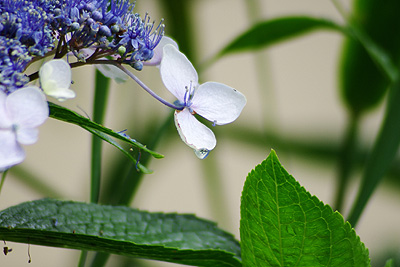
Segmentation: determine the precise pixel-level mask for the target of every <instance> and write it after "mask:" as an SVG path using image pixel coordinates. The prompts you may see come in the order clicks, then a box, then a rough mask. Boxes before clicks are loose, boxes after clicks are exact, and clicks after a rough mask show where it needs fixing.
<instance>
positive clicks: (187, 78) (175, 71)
mask: <svg viewBox="0 0 400 267" xmlns="http://www.w3.org/2000/svg"><path fill="white" fill-rule="evenodd" d="M160 74H161V79H162V81H163V83H164V85H165V87H166V88H167V89H168V90H169V91H170V92H171V93H172V94H173V95H174V96H175V97H176V98H177V99H178V100H179V101H180V102H181V103H183V102H184V97H185V93H186V90H187V89H186V88H189V87H190V86H197V85H198V80H199V79H198V76H197V72H196V70H195V69H194V67H193V65H192V63H190V61H189V60H188V59H187V57H186V56H185V55H184V54H182V53H181V52H179V51H178V49H176V47H174V46H173V45H171V44H167V45H166V46H164V49H163V58H162V60H161V65H160Z"/></svg>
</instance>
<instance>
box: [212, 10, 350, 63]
mask: <svg viewBox="0 0 400 267" xmlns="http://www.w3.org/2000/svg"><path fill="white" fill-rule="evenodd" d="M318 29H325V30H334V31H339V32H345V31H346V30H345V28H343V27H342V26H340V25H338V24H336V23H335V22H333V21H330V20H327V19H321V18H311V17H304V16H302V17H282V18H276V19H271V20H266V21H263V22H260V23H258V24H256V25H254V26H253V27H251V28H250V29H248V30H247V31H245V32H244V33H242V34H240V35H239V36H238V37H237V38H236V39H235V40H233V41H232V42H231V43H229V44H228V45H227V46H226V47H225V48H223V49H222V50H221V52H220V53H219V56H222V55H225V54H228V53H233V52H239V51H252V50H254V49H260V48H265V47H267V46H269V45H272V44H275V43H278V42H280V41H283V40H285V39H288V38H292V37H296V36H298V35H300V34H304V33H307V32H309V31H312V30H318Z"/></svg>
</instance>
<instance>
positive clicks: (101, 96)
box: [78, 70, 110, 267]
mask: <svg viewBox="0 0 400 267" xmlns="http://www.w3.org/2000/svg"><path fill="white" fill-rule="evenodd" d="M109 85H110V79H108V78H107V77H104V76H103V75H102V74H101V73H100V72H99V71H98V70H96V74H95V89H94V103H93V121H94V122H97V123H99V124H103V121H104V114H105V111H106V106H107V100H108V91H109ZM102 145H103V142H102V140H101V139H100V138H98V137H97V136H94V135H92V155H91V179H90V202H91V203H98V202H99V197H100V183H101V158H102V157H101V152H102ZM87 254H88V252H87V251H85V250H83V251H82V252H81V257H80V259H79V264H78V266H79V267H84V266H85V262H86V258H87Z"/></svg>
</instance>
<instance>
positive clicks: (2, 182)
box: [0, 169, 8, 193]
mask: <svg viewBox="0 0 400 267" xmlns="http://www.w3.org/2000/svg"><path fill="white" fill-rule="evenodd" d="M7 173H8V169H7V170H5V171H4V172H3V174H2V175H1V182H0V193H1V189H2V188H3V184H4V181H5V180H6V176H7Z"/></svg>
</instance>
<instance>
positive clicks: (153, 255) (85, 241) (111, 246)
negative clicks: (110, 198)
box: [0, 199, 241, 266]
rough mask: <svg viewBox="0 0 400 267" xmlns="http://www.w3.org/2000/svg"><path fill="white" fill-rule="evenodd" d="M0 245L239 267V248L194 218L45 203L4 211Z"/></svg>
mask: <svg viewBox="0 0 400 267" xmlns="http://www.w3.org/2000/svg"><path fill="white" fill-rule="evenodd" d="M0 240H5V241H14V242H22V243H29V244H37V245H44V246H53V247H63V248H73V249H82V250H94V251H100V252H107V253H114V254H120V255H126V256H133V257H140V258H147V259H155V260H161V261H167V262H175V263H181V264H188V265H195V266H241V262H240V247H239V243H238V242H237V241H236V240H235V239H234V238H233V236H232V235H230V234H228V233H226V232H224V231H222V230H220V229H219V228H217V227H216V225H215V224H214V223H212V222H209V221H205V220H202V219H199V218H196V217H195V216H194V215H179V214H163V213H149V212H144V211H139V210H135V209H131V208H128V207H120V206H101V205H97V204H87V203H80V202H70V201H58V200H51V199H42V200H37V201H33V202H25V203H22V204H20V205H17V206H14V207H11V208H8V209H6V210H4V211H2V212H0Z"/></svg>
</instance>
